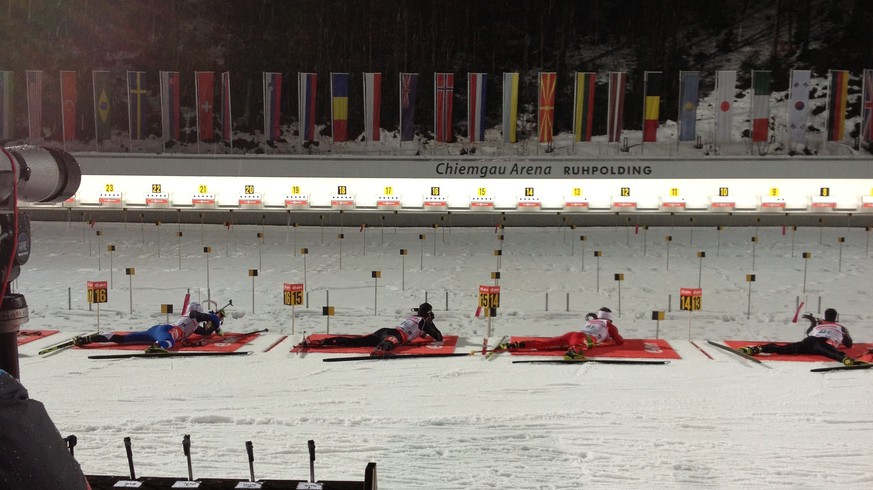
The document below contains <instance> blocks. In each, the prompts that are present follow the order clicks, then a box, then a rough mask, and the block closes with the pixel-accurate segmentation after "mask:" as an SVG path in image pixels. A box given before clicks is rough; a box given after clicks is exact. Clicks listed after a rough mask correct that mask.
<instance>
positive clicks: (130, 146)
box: [126, 71, 133, 152]
mask: <svg viewBox="0 0 873 490" xmlns="http://www.w3.org/2000/svg"><path fill="white" fill-rule="evenodd" d="M126 78H127V80H126V81H127V140H128V147H127V151H129V152H133V121H131V120H130V71H128V72H127V77H126Z"/></svg>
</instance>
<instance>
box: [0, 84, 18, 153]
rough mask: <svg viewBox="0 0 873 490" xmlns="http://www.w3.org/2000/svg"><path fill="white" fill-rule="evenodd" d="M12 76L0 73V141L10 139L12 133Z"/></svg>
mask: <svg viewBox="0 0 873 490" xmlns="http://www.w3.org/2000/svg"><path fill="white" fill-rule="evenodd" d="M14 75H15V73H13V72H11V71H0V140H9V139H12V135H13V133H14V131H13V127H12V125H13V121H14V118H13V117H12V110H13V107H12V100H13V94H12V89H13V87H14V82H13V78H14ZM0 142H2V141H0Z"/></svg>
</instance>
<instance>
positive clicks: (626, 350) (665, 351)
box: [509, 337, 681, 359]
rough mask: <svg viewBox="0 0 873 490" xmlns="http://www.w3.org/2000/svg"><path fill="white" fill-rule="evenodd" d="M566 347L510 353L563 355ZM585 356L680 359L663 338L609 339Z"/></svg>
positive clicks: (531, 338)
mask: <svg viewBox="0 0 873 490" xmlns="http://www.w3.org/2000/svg"><path fill="white" fill-rule="evenodd" d="M546 338H548V337H512V338H511V339H510V341H511V342H522V341H525V340H545V339H546ZM566 352H567V349H566V348H562V349H548V350H526V349H513V350H511V351H509V353H510V354H513V355H518V356H563V355H564V354H565V353H566ZM583 354H584V355H585V357H591V358H597V357H619V358H635V359H681V357H680V356H679V354H678V353H676V351H675V350H673V347H671V346H670V343H669V342H667V341H666V340H664V339H624V344H622V345H615V344H613V343H612V341H609V342H607V343H605V344H603V345H598V346H595V347H592V348H591V349H589V350H586V351H584V352H583Z"/></svg>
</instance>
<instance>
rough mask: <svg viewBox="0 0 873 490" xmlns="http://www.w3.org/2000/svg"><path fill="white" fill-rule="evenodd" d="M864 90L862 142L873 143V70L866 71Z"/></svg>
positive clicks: (862, 99)
mask: <svg viewBox="0 0 873 490" xmlns="http://www.w3.org/2000/svg"><path fill="white" fill-rule="evenodd" d="M863 85H864V88H863V90H862V92H863V94H862V97H861V140H863V141H864V142H865V143H871V142H873V70H871V69H865V70H864V82H863Z"/></svg>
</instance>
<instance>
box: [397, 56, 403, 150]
mask: <svg viewBox="0 0 873 490" xmlns="http://www.w3.org/2000/svg"><path fill="white" fill-rule="evenodd" d="M399 82H400V83H399V85H398V86H399V87H400V90H398V91H397V92H398V94H399V95H400V100H399V101H398V104H397V107H398V110H399V112H400V114H399V116H400V117H399V119H397V120H398V121H400V124H399V130H400V143H399V144H398V145H397V146H398V148H402V147H403V72H400V80H399Z"/></svg>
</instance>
